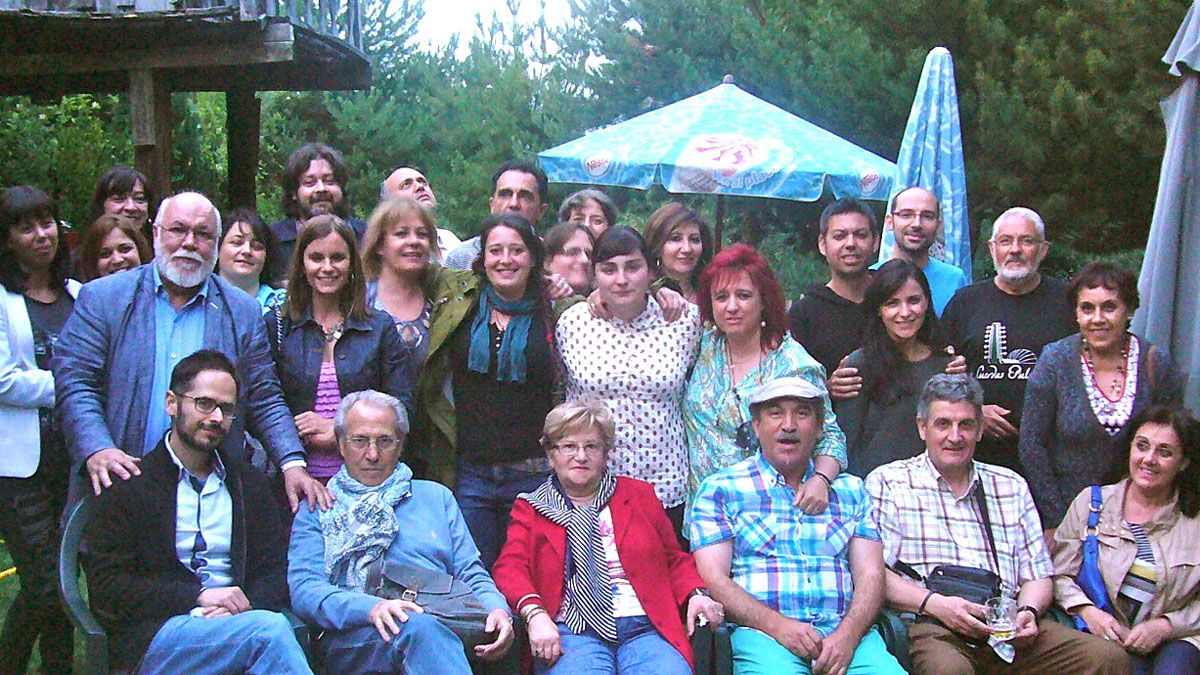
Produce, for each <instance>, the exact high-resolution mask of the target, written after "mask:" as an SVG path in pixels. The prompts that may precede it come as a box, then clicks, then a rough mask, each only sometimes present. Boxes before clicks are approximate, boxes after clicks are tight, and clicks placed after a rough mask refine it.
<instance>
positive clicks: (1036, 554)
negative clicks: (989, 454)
mask: <svg viewBox="0 0 1200 675" xmlns="http://www.w3.org/2000/svg"><path fill="white" fill-rule="evenodd" d="M970 485H971V488H970V489H968V490H967V492H966V494H964V495H963V496H961V497H958V496H956V495H955V494H954V492H953V491H951V489H950V485H949V484H948V483H947V482H946V480H945V479H943V478H942V477H941V475H940V474H939V473H938V471H937V469H936V468H935V467H934V466H933V462H932V460H930V458H929V453H928V452H923V453H921V454H920V455H917V456H916V457H912V458H909V459H902V460H898V461H895V462H891V463H890V464H885V465H883V466H881V467H879V468H878V469H875V470H874V471H872V472H871V473H870V474H869V475H868V476H867V480H866V489H867V492H869V493H870V494H871V499H872V501H873V503H874V506H875V509H876V518H877V521H878V523H879V533H880V535H881V536H882V538H883V561H884V563H885V564H887V565H888V566H892V565H895V563H896V561H897V560H900V561H903V562H905V563H908V564H909V565H911V566H912V567H913V568H914V569H915V570H916V571H917V573H918V574H920V575H921V576H928V575H929V573H930V572H931V571H932V570H933V568H935V567H937V566H938V565H964V566H968V567H977V568H983V569H989V570H992V571H993V572H996V573H997V574H998V575H999V576H1000V579H1001V581H1002V582H1003V584H1004V588H1005V590H1007V591H1008V592H1010V593H1012V594H1014V595H1015V594H1016V592H1017V591H1018V590H1019V589H1020V588H1021V586H1022V585H1024V584H1025V583H1026V582H1028V581H1033V580H1035V579H1047V578H1050V577H1051V576H1053V574H1054V565H1053V563H1052V562H1051V561H1050V552H1049V551H1048V550H1047V549H1046V542H1045V540H1043V539H1042V524H1041V520H1040V519H1039V517H1038V512H1037V508H1036V507H1034V505H1033V497H1032V496H1031V495H1030V492H1029V486H1028V485H1026V483H1025V479H1023V478H1021V477H1020V476H1019V475H1017V473H1016V472H1014V471H1011V470H1009V469H1006V468H1004V467H1000V466H995V465H993V464H984V463H983V462H975V463H974V466H973V468H972V475H971V479H970ZM981 485H982V486H983V491H984V495H985V496H986V498H987V507H988V517H989V519H990V521H991V524H992V533H993V536H994V537H995V540H996V554H997V558H998V560H999V563H1000V569H999V570H997V569H996V564H995V563H994V562H993V561H992V556H991V553H990V552H989V549H988V539H987V533H986V532H985V531H984V529H983V521H982V519H981V517H980V513H979V510H978V508H977V507H976V503H975V493H974V491H975V490H977V489H979V487H980V486H981Z"/></svg>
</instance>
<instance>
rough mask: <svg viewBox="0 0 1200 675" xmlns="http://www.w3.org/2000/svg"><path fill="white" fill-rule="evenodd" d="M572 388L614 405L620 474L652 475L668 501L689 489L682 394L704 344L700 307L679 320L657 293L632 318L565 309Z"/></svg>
mask: <svg viewBox="0 0 1200 675" xmlns="http://www.w3.org/2000/svg"><path fill="white" fill-rule="evenodd" d="M555 337H556V341H557V343H558V349H559V353H560V354H561V355H562V360H563V364H564V365H565V366H566V375H567V396H568V397H569V398H579V397H581V396H587V395H590V396H595V397H598V398H601V399H603V400H604V402H605V403H607V404H608V407H609V408H610V409H611V410H612V414H613V421H614V422H615V424H616V439H615V443H614V447H613V450H612V452H610V453H609V457H608V468H609V470H610V471H612V472H613V473H614V474H615V475H618V476H629V477H631V478H637V479H638V480H643V481H646V482H647V483H650V484H651V485H653V486H654V491H655V493H656V494H657V495H658V498H659V500H661V501H662V503H663V506H665V507H666V508H672V507H675V506H679V505H681V504H683V502H684V499H685V498H686V496H687V457H688V451H687V438H686V436H685V435H684V430H683V408H682V403H683V394H684V391H685V389H686V388H687V373H688V370H689V369H690V368H691V367H692V364H693V363H694V362H695V360H696V353H697V351H698V349H699V346H700V311H699V309H697V307H696V306H695V305H692V304H690V303H688V304H687V307H686V309H685V311H684V315H683V316H682V317H680V318H679V320H677V321H675V322H674V323H667V320H666V319H664V318H663V314H662V309H661V308H660V307H659V306H658V302H657V301H655V300H654V298H653V297H651V298H650V299H649V300H648V301H647V303H646V310H645V311H644V312H642V313H641V314H640V315H638V316H637V317H636V318H635V319H633V321H623V320H621V319H618V318H615V317H614V318H611V319H597V318H595V317H593V316H592V314H591V312H590V311H589V310H588V306H587V303H583V302H581V303H579V304H577V305H575V306H574V307H571V308H570V309H568V310H567V311H565V312H563V315H562V317H560V318H559V320H558V328H557V330H556V331H555Z"/></svg>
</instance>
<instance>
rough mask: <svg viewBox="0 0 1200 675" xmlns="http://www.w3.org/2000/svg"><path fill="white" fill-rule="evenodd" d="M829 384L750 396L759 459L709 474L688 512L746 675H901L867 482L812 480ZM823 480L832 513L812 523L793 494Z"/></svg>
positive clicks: (776, 387)
mask: <svg viewBox="0 0 1200 675" xmlns="http://www.w3.org/2000/svg"><path fill="white" fill-rule="evenodd" d="M824 394H825V391H824V387H821V386H818V385H815V384H813V383H811V382H809V381H808V380H805V379H803V378H799V377H784V378H779V379H776V380H772V381H771V382H768V383H766V384H764V385H763V386H762V387H760V388H759V389H758V390H756V391H755V392H754V393H753V394H752V395H751V396H750V398H749V405H750V417H751V422H752V424H753V427H754V432H755V434H756V435H757V436H758V440H759V443H760V445H761V446H762V453H761V454H759V455H754V456H753V457H750V458H748V459H745V460H743V461H741V462H738V463H737V464H734V465H732V466H730V467H728V468H726V469H723V470H721V471H718V472H717V473H715V474H713V475H711V476H709V477H708V478H707V479H705V481H704V482H703V483H702V484H701V485H700V490H699V492H697V494H696V498H695V500H694V501H693V503H692V507H691V512H690V517H691V532H690V534H691V542H692V548H693V553H694V555H695V557H696V565H697V567H699V569H700V574H701V576H703V577H704V581H705V582H706V583H707V584H708V588H709V591H710V592H711V593H712V596H713V598H714V599H715V600H717V601H718V602H721V603H722V604H724V605H725V612H726V615H727V616H728V618H729V620H730V621H731V622H733V623H735V624H737V625H738V627H737V628H736V629H735V630H734V631H733V635H732V638H731V639H732V644H733V658H734V669H735V672H736V673H738V674H739V675H744V674H746V673H811V672H816V673H833V674H836V675H840V674H841V673H846V672H850V673H856V672H857V673H903V672H904V670H903V669H902V668H901V667H900V664H899V663H897V662H896V659H895V658H894V657H893V656H892V655H891V654H889V653H888V651H887V647H886V646H885V645H884V642H883V638H882V637H881V636H880V635H879V633H878V632H877V631H876V630H875V629H874V627H873V624H874V622H875V615H876V614H877V613H878V611H879V606H880V602H881V599H882V596H883V573H884V568H883V557H882V554H881V551H882V545H881V544H880V542H879V533H878V532H877V531H876V528H875V522H874V518H873V516H872V510H871V504H870V501H869V498H868V496H867V493H866V491H865V490H864V489H863V485H862V480H860V479H859V478H857V477H855V476H851V475H849V474H841V475H839V476H822V475H821V474H819V473H816V468H815V466H814V465H813V462H812V450H813V446H814V445H816V441H817V437H818V436H819V435H820V434H821V425H822V420H823V419H824V413H825V411H824V404H823V400H822V397H823V396H824ZM814 475H816V476H818V477H820V478H822V479H823V480H825V481H826V482H827V483H829V488H830V490H829V507H828V508H827V509H826V511H825V512H824V513H820V514H817V515H813V516H810V515H808V514H806V513H804V511H803V510H802V509H800V508H798V507H796V506H794V504H793V502H794V501H795V499H796V489H797V487H798V486H800V485H801V484H802V483H803V482H804V481H805V480H806V479H808V478H810V477H812V476H814Z"/></svg>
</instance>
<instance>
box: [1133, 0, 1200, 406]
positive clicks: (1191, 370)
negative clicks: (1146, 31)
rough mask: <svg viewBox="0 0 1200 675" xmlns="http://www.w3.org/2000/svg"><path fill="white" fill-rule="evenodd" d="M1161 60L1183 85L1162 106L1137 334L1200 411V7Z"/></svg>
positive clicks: (1135, 321)
mask: <svg viewBox="0 0 1200 675" xmlns="http://www.w3.org/2000/svg"><path fill="white" fill-rule="evenodd" d="M1163 62H1164V63H1166V64H1167V65H1169V66H1170V67H1171V68H1170V72H1171V74H1172V75H1177V76H1179V77H1181V78H1183V81H1182V83H1181V84H1180V85H1179V88H1178V89H1176V90H1175V93H1173V94H1171V96H1170V97H1169V98H1167V99H1166V100H1165V101H1163V102H1162V110H1163V118H1164V120H1165V122H1166V126H1167V145H1166V150H1165V151H1164V153H1163V161H1162V171H1161V173H1160V176H1159V181H1158V198H1157V199H1156V200H1155V203H1154V219H1153V220H1152V221H1151V224H1150V238H1149V241H1148V242H1147V244H1146V255H1145V257H1144V258H1143V259H1142V274H1141V277H1140V278H1139V280H1138V292H1139V295H1140V296H1141V306H1140V307H1139V308H1138V310H1137V313H1136V314H1135V315H1134V317H1133V330H1134V332H1136V333H1138V334H1139V335H1142V336H1143V337H1145V338H1146V339H1147V340H1149V341H1150V342H1153V343H1154V344H1157V345H1160V346H1162V347H1164V348H1166V350H1167V351H1168V352H1170V354H1171V357H1172V358H1173V359H1174V360H1175V365H1176V367H1178V368H1179V372H1181V373H1182V374H1183V376H1184V377H1185V378H1186V385H1185V388H1184V402H1185V404H1186V405H1187V407H1188V408H1191V410H1192V411H1193V412H1196V413H1200V293H1197V290H1200V175H1198V172H1200V129H1198V128H1197V127H1198V125H1200V75H1198V74H1197V71H1200V3H1194V4H1193V5H1192V7H1191V9H1189V10H1188V13H1187V17H1186V18H1184V20H1183V24H1182V25H1181V26H1180V27H1179V32H1178V33H1176V34H1175V40H1174V41H1173V42H1171V46H1170V48H1168V49H1167V53H1166V54H1165V55H1164V56H1163Z"/></svg>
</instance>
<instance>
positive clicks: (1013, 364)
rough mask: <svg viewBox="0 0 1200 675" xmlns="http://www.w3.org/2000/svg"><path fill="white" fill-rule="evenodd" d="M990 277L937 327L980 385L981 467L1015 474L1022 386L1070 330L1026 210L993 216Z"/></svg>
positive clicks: (956, 302) (964, 292) (1044, 244)
mask: <svg viewBox="0 0 1200 675" xmlns="http://www.w3.org/2000/svg"><path fill="white" fill-rule="evenodd" d="M988 250H989V251H991V253H992V264H993V265H994V266H995V267H996V276H995V277H992V278H991V279H988V280H986V281H981V282H979V283H977V284H972V285H970V286H967V287H966V288H963V289H961V290H960V291H958V293H956V294H955V295H954V298H953V299H951V300H950V304H948V305H946V311H945V313H944V314H943V315H942V328H943V329H944V330H945V331H946V333H945V335H946V339H947V340H948V341H949V342H950V344H952V345H954V350H955V353H956V354H961V355H963V356H965V357H966V358H967V367H968V368H969V371H968V372H970V374H971V375H973V376H974V377H975V379H976V380H979V383H980V384H981V385H983V396H984V401H985V403H986V404H985V405H984V406H983V439H982V440H981V441H980V442H979V447H978V450H977V453H976V454H977V455H978V457H979V459H980V460H981V461H984V462H987V463H989V464H999V465H1000V466H1004V467H1008V468H1010V469H1013V470H1015V471H1018V472H1020V471H1021V461H1020V457H1019V456H1018V452H1017V446H1018V441H1019V435H1020V429H1019V426H1020V423H1021V409H1022V406H1023V404H1024V402H1025V382H1026V381H1027V380H1028V379H1029V373H1030V371H1032V370H1033V366H1034V365H1035V364H1036V363H1037V360H1038V357H1039V356H1040V355H1041V353H1042V348H1043V347H1045V346H1046V345H1048V344H1050V343H1051V342H1054V341H1056V340H1060V339H1062V338H1064V337H1066V336H1068V335H1070V334H1072V333H1074V332H1075V331H1076V326H1075V317H1074V313H1073V312H1072V309H1071V303H1070V300H1069V299H1068V297H1067V282H1066V281H1064V280H1062V279H1056V278H1054V277H1048V276H1044V275H1042V273H1041V272H1039V271H1038V268H1039V267H1040V265H1041V264H1042V260H1044V259H1045V258H1046V253H1047V252H1048V251H1049V250H1050V243H1049V242H1048V241H1046V226H1045V224H1044V223H1043V222H1042V217H1041V216H1039V215H1038V214H1037V212H1036V211H1033V210H1032V209H1027V208H1024V207H1021V206H1016V207H1013V208H1011V209H1009V210H1007V211H1005V212H1004V213H1002V214H1000V217H999V218H996V221H995V223H993V225H992V238H991V239H989V240H988Z"/></svg>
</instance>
